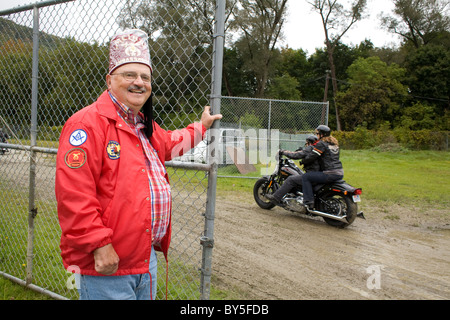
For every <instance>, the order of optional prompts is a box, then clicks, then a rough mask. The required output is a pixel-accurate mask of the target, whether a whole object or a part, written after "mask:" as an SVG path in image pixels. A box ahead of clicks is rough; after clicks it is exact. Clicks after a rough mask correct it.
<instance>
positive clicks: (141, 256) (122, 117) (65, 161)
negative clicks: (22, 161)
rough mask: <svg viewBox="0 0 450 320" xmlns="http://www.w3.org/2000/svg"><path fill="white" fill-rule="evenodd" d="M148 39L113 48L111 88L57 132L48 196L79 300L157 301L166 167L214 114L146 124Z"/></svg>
mask: <svg viewBox="0 0 450 320" xmlns="http://www.w3.org/2000/svg"><path fill="white" fill-rule="evenodd" d="M151 77H152V66H151V60H150V52H149V48H148V40H147V35H146V34H145V33H144V32H142V31H140V30H125V31H124V32H121V33H119V34H117V35H116V36H114V37H113V39H112V40H111V44H110V66H109V73H108V75H107V76H106V83H107V87H108V89H107V90H106V91H105V92H104V93H103V94H102V95H101V96H100V97H99V98H98V100H97V101H96V102H94V103H93V104H92V105H90V106H87V107H85V108H83V109H82V110H80V111H78V112H77V113H76V114H74V115H73V116H72V117H70V119H69V120H68V121H67V122H66V124H65V125H64V128H63V130H62V132H61V136H60V141H59V149H58V155H57V162H56V181H55V193H56V199H57V202H58V217H59V222H60V226H61V230H62V235H61V245H60V247H61V256H62V258H63V264H64V266H65V267H66V268H67V269H69V270H78V271H79V272H80V274H81V276H80V284H79V285H80V287H79V292H80V299H154V298H155V293H156V255H155V251H162V252H163V253H164V256H165V258H166V260H167V251H168V249H169V244H170V236H171V209H172V199H171V190H170V185H169V179H168V174H167V171H166V168H165V166H164V162H165V161H168V160H170V159H172V158H173V157H176V156H179V155H181V154H182V153H183V152H185V151H187V150H189V149H190V148H192V147H194V146H195V145H196V144H197V143H199V142H200V141H201V140H202V139H203V136H204V134H205V132H206V130H207V129H208V128H209V127H211V125H212V124H213V122H214V121H215V120H218V119H221V118H222V116H221V115H211V114H210V108H209V107H205V111H204V112H203V114H202V116H201V120H200V122H198V123H193V124H191V125H189V126H188V127H187V128H185V129H181V130H175V131H166V130H163V129H161V127H160V126H159V125H158V124H156V123H155V122H154V121H153V116H152V99H151V93H152V87H151Z"/></svg>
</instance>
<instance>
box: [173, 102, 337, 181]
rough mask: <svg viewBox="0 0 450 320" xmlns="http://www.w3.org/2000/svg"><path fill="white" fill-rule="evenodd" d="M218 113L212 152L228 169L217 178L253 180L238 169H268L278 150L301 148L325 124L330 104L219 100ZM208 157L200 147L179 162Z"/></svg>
mask: <svg viewBox="0 0 450 320" xmlns="http://www.w3.org/2000/svg"><path fill="white" fill-rule="evenodd" d="M221 113H222V115H223V119H222V121H221V128H220V130H218V132H217V134H216V136H217V137H218V142H217V144H216V145H215V150H216V152H217V153H218V156H217V157H218V159H219V164H220V165H221V167H226V166H229V168H223V169H219V177H225V176H226V177H244V178H256V177H254V176H253V175H252V174H251V175H249V176H245V174H248V173H249V172H248V170H241V169H239V165H247V164H250V165H256V164H267V165H268V164H270V163H271V162H272V163H273V161H274V159H275V153H276V152H277V151H278V150H279V149H285V150H292V151H294V150H297V149H298V148H299V147H304V145H305V142H306V138H307V137H308V136H309V135H311V134H314V131H315V128H317V126H319V125H320V124H328V113H329V103H328V102H312V101H286V100H271V99H257V98H243V97H221ZM210 149H211V148H210ZM208 153H210V150H208V145H207V144H206V143H200V144H199V145H197V146H196V147H195V148H194V149H192V150H191V151H190V152H188V153H186V154H185V155H183V156H182V157H180V159H179V160H181V161H188V162H189V161H193V162H199V163H203V162H205V161H206V158H207V157H206V156H207V154H208ZM233 165H236V166H237V167H238V169H239V170H237V169H236V166H233ZM243 172H244V175H242V173H243Z"/></svg>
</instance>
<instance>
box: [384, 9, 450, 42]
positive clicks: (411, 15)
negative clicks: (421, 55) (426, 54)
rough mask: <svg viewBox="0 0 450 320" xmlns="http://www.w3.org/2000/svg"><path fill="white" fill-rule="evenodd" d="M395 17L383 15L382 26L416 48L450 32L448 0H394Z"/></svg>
mask: <svg viewBox="0 0 450 320" xmlns="http://www.w3.org/2000/svg"><path fill="white" fill-rule="evenodd" d="M393 2H394V4H395V8H394V10H393V15H386V14H383V16H382V20H381V21H382V25H383V26H384V27H385V28H387V30H389V31H391V32H393V33H395V34H398V35H400V36H401V37H403V39H404V40H405V41H406V42H411V43H412V44H413V45H414V46H415V47H416V48H419V47H420V46H422V45H426V44H428V43H430V42H432V41H433V40H436V39H437V38H439V35H440V34H441V33H442V32H445V31H447V32H448V31H450V16H449V9H450V8H449V2H448V0H393Z"/></svg>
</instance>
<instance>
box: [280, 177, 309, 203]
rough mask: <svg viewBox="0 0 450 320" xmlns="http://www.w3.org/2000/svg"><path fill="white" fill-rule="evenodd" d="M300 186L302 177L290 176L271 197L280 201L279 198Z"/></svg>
mask: <svg viewBox="0 0 450 320" xmlns="http://www.w3.org/2000/svg"><path fill="white" fill-rule="evenodd" d="M301 184H302V176H301V175H295V176H290V177H289V178H287V179H286V181H284V183H283V184H282V185H281V187H280V189H278V190H277V191H275V193H274V194H273V196H274V197H275V199H277V200H278V201H280V200H281V198H283V197H284V195H285V194H286V193H288V192H289V191H291V190H292V189H293V188H294V187H296V186H299V185H301Z"/></svg>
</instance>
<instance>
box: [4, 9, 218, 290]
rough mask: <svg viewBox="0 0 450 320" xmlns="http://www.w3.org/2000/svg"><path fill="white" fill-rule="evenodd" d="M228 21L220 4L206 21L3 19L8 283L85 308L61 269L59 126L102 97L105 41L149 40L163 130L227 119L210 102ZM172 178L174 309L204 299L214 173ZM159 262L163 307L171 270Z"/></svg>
mask: <svg viewBox="0 0 450 320" xmlns="http://www.w3.org/2000/svg"><path fill="white" fill-rule="evenodd" d="M205 3H206V2H205ZM224 11H225V4H224V1H221V0H218V1H217V3H214V1H211V2H208V6H207V7H204V8H201V9H200V8H197V7H196V6H195V5H194V4H193V2H190V1H169V0H167V1H163V0H161V1H133V0H95V1H93V0H77V1H70V0H60V1H41V2H37V3H35V4H32V5H29V6H23V7H20V8H13V9H10V10H6V11H3V12H0V70H1V74H2V77H1V79H0V128H1V131H2V135H3V136H4V137H7V138H8V144H5V141H0V148H1V149H0V175H1V178H0V190H1V193H0V215H1V218H0V274H1V275H3V276H6V277H9V278H11V279H12V280H15V281H17V282H19V283H23V284H26V285H28V286H29V287H31V288H33V289H36V290H39V291H42V292H45V293H48V294H50V295H52V296H53V297H56V298H58V299H63V298H68V299H76V298H77V297H78V292H77V290H74V284H73V279H74V276H73V275H71V274H70V273H68V272H67V271H66V270H64V268H63V266H62V262H61V258H60V249H59V242H60V234H61V230H60V227H59V223H58V219H57V212H56V200H55V193H54V183H55V181H54V177H55V158H56V152H57V148H58V138H59V135H60V132H61V129H62V126H63V124H64V123H65V121H66V120H67V119H68V118H69V117H70V116H71V115H72V114H74V113H75V112H76V111H78V110H80V109H81V108H83V107H85V106H87V105H90V104H91V103H93V102H94V101H95V100H96V99H97V98H98V97H99V96H100V94H101V93H102V92H103V91H104V90H105V89H106V83H105V76H106V74H107V70H108V60H109V58H108V53H109V40H110V39H111V37H112V36H113V35H114V34H115V33H116V32H117V31H118V30H119V29H124V28H126V27H131V28H140V29H143V30H145V31H146V32H147V33H148V34H149V47H150V52H151V56H152V63H153V67H154V74H153V92H154V94H155V97H154V108H155V110H154V114H155V120H156V121H157V122H158V123H159V124H160V125H161V126H162V127H163V128H164V129H167V130H172V129H176V128H181V127H184V126H186V125H188V124H189V123H191V122H193V121H198V120H199V117H200V114H201V112H202V110H203V108H204V106H205V105H211V106H212V109H213V110H214V111H217V112H220V99H217V98H211V99H210V98H209V96H208V95H209V94H211V97H214V96H218V95H219V94H218V93H217V92H220V86H221V82H220V76H219V77H218V76H217V75H220V74H221V71H222V69H221V60H222V56H221V54H223V52H222V51H221V50H220V48H221V47H222V48H223V26H221V25H222V24H223V20H224ZM217 21H219V23H217ZM215 61H217V63H216V62H215ZM211 71H212V72H211ZM217 88H219V91H217ZM5 147H8V148H5ZM167 166H168V172H169V175H170V181H171V185H172V195H173V218H172V219H173V220H172V225H173V231H172V243H171V250H170V251H169V274H168V283H167V286H168V299H199V298H201V299H208V298H209V297H210V278H211V256H212V238H213V226H214V223H213V222H214V209H215V190H214V189H213V187H212V186H215V183H212V182H213V181H214V179H216V178H217V176H216V175H215V174H214V172H216V170H214V163H213V165H189V164H186V163H181V164H180V163H177V162H170V163H167ZM207 200H208V201H207ZM158 259H159V260H160V261H159V262H160V263H159V264H158V279H159V281H158V297H157V298H158V299H162V298H165V287H166V281H165V280H166V270H165V261H164V258H163V255H162V254H160V255H159V256H158Z"/></svg>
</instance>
